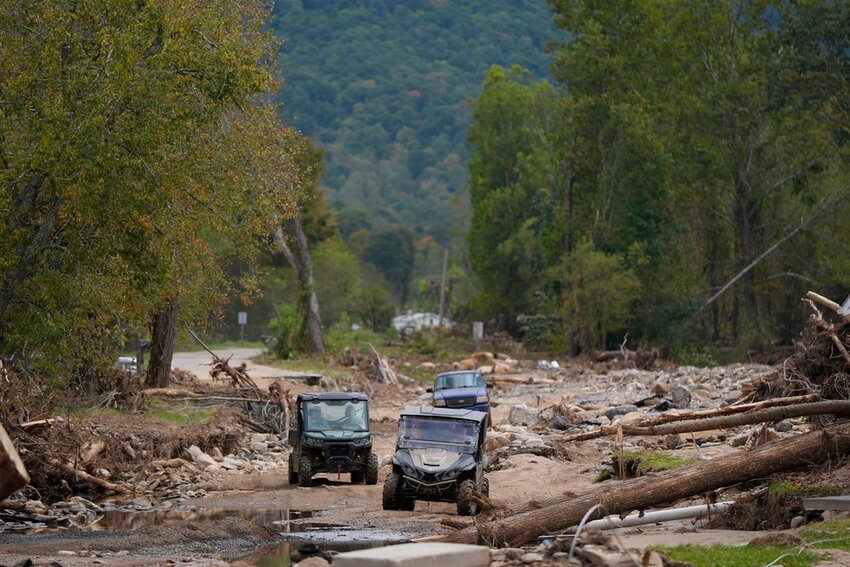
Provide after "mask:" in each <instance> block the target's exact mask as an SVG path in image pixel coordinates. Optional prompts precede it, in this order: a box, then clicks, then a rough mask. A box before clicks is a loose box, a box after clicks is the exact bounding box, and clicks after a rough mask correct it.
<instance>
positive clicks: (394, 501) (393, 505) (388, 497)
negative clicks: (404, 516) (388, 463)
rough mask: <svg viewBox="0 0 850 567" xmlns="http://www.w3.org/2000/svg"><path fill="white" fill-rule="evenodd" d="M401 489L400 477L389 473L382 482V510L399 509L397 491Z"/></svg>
mask: <svg viewBox="0 0 850 567" xmlns="http://www.w3.org/2000/svg"><path fill="white" fill-rule="evenodd" d="M400 489H401V475H400V474H398V473H394V472H391V473H390V474H388V475H387V478H386V480H384V492H383V498H382V499H381V504H382V505H383V507H384V510H398V509H399V496H400V495H399V491H400Z"/></svg>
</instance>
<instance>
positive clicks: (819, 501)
mask: <svg viewBox="0 0 850 567" xmlns="http://www.w3.org/2000/svg"><path fill="white" fill-rule="evenodd" d="M803 509H805V510H850V496H824V497H822V498H803Z"/></svg>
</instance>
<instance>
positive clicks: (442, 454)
mask: <svg viewBox="0 0 850 567" xmlns="http://www.w3.org/2000/svg"><path fill="white" fill-rule="evenodd" d="M486 421H487V414H486V413H484V412H481V411H473V410H458V409H443V408H418V407H417V408H406V409H405V410H404V411H403V412H402V413H401V418H400V419H399V422H398V442H397V445H396V451H395V454H394V455H393V470H392V472H391V473H390V474H389V475H387V478H386V480H385V481H384V494H383V506H384V510H413V507H414V506H415V505H416V501H417V500H429V501H431V502H456V503H457V513H458V514H459V515H461V516H474V515H475V514H477V513H478V504H477V503H476V501H475V499H474V498H473V493H474V492H480V493H481V494H484V495H485V496H487V495H489V493H490V483H489V481H488V480H487V479H486V478H485V477H484V462H483V461H484V443H485V441H486V439H485V436H486V434H487V423H486Z"/></svg>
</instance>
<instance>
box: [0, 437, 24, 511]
mask: <svg viewBox="0 0 850 567" xmlns="http://www.w3.org/2000/svg"><path fill="white" fill-rule="evenodd" d="M29 481H30V477H29V475H28V474H27V469H26V467H24V463H22V462H21V458H20V457H19V456H18V451H17V450H16V449H15V446H14V445H13V444H12V440H11V439H9V436H8V435H7V434H6V430H5V429H4V428H3V425H2V424H0V500H2V499H3V498H6V497H7V496H9V495H10V494H12V493H13V492H15V491H16V490H18V489H19V488H23V487H24V486H26V485H27V483H28V482H29Z"/></svg>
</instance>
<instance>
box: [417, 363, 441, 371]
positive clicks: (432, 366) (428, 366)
mask: <svg viewBox="0 0 850 567" xmlns="http://www.w3.org/2000/svg"><path fill="white" fill-rule="evenodd" d="M436 367H437V365H436V364H434V363H433V362H423V363H422V364H420V365H419V368H421V369H422V370H429V371H430V370H434V369H435V368H436Z"/></svg>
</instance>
